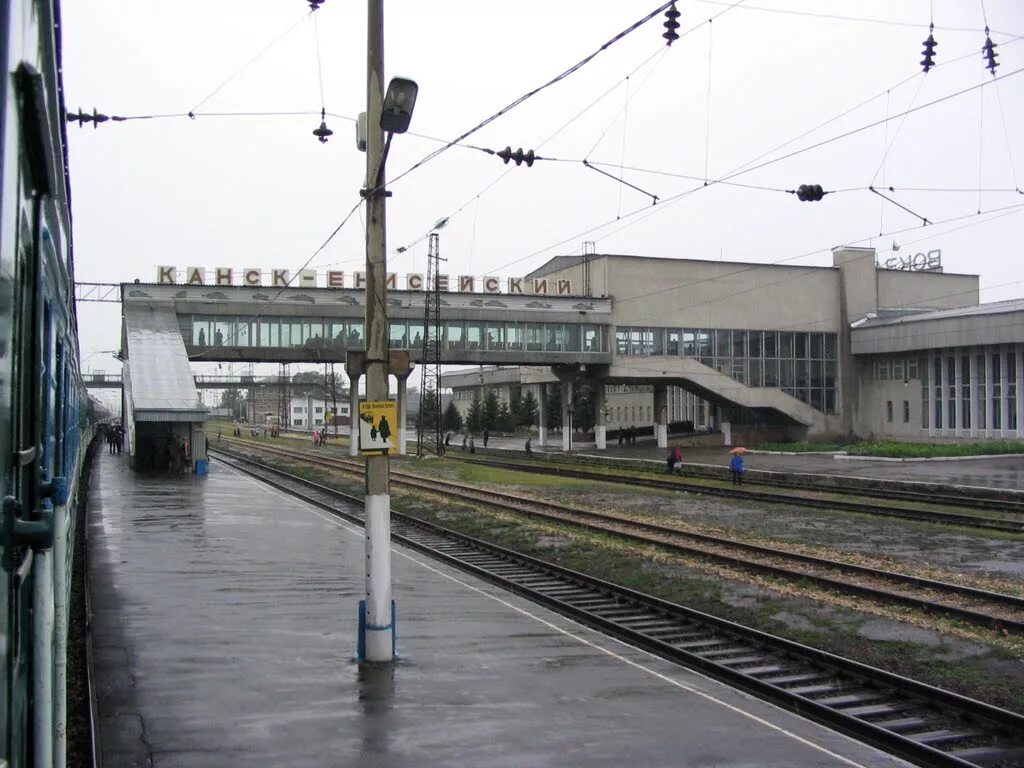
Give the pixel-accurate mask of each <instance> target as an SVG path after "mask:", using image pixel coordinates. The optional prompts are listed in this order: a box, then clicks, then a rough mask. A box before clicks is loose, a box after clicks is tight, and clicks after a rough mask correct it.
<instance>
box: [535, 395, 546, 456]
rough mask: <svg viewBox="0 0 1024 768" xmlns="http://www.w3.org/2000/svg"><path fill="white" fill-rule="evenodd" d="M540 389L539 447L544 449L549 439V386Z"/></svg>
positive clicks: (538, 415) (538, 416)
mask: <svg viewBox="0 0 1024 768" xmlns="http://www.w3.org/2000/svg"><path fill="white" fill-rule="evenodd" d="M538 387H539V388H540V409H539V412H538V414H537V423H538V430H539V434H538V435H537V447H538V448H543V447H544V444H545V443H546V441H547V439H548V414H547V404H548V385H547V384H539V385H538Z"/></svg>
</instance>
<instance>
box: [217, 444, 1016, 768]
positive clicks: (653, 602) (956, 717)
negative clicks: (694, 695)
mask: <svg viewBox="0 0 1024 768" xmlns="http://www.w3.org/2000/svg"><path fill="white" fill-rule="evenodd" d="M222 460H223V459H222ZM225 463H227V464H228V465H230V466H233V467H234V468H235V469H237V470H238V471H242V472H245V473H247V474H250V475H253V476H255V477H257V478H259V479H260V480H261V481H263V482H265V483H267V484H269V485H271V486H273V487H275V488H278V489H279V490H282V491H284V492H286V493H289V494H291V495H294V496H296V497H298V498H301V499H303V500H304V501H306V502H308V503H310V504H312V505H314V506H316V507H318V508H320V509H324V510H326V511H328V512H330V513H332V514H334V515H337V516H339V517H341V518H343V519H346V520H348V521H350V522H354V523H357V524H362V521H363V517H362V515H361V514H359V513H358V512H353V511H350V510H344V509H339V508H338V506H337V503H336V502H337V501H338V500H339V499H342V500H344V501H345V502H347V503H349V504H352V505H355V506H361V505H362V499H360V498H358V497H355V496H352V495H351V494H346V493H343V492H341V491H337V490H335V489H332V488H328V487H326V486H323V485H320V484H317V483H314V482H312V481H309V480H306V479H304V478H301V477H298V476H296V475H293V474H291V473H288V472H285V471H284V470H280V469H277V468H276V467H271V466H268V465H263V464H261V463H260V462H257V461H255V460H253V459H249V458H242V459H240V461H239V463H235V462H232V461H228V462H225ZM245 464H249V465H255V466H256V467H257V469H251V468H249V467H246V466H244V465H245ZM261 473H270V474H272V475H275V476H277V477H278V478H281V479H270V478H268V477H266V475H265V474H262V475H261ZM300 489H301V490H300ZM392 514H393V518H394V523H395V525H394V527H393V529H392V538H393V539H394V540H395V541H397V542H399V543H401V544H403V545H405V546H408V547H411V548H413V549H416V550H418V551H421V552H425V553H427V554H429V555H430V556H432V557H434V558H436V559H439V560H441V561H443V562H446V563H448V564H450V565H452V566H455V567H457V568H459V569H461V570H464V571H467V572H469V573H472V574H474V575H476V576H479V577H480V578H483V579H485V580H487V581H490V582H492V583H494V584H498V585H500V586H502V587H503V588H505V589H508V590H509V591H512V592H514V593H516V594H520V595H522V596H524V597H527V598H529V599H531V600H534V601H535V602H538V603H540V604H542V605H545V606H547V607H549V608H551V609H552V610H554V611H556V612H559V613H561V614H563V615H566V616H568V617H570V618H572V619H574V620H576V621H579V622H580V623H582V624H585V625H587V626H591V627H594V628H596V629H599V630H601V631H603V632H605V633H607V634H609V635H611V636H613V637H617V638H619V639H621V640H623V641H626V642H629V643H631V644H633V645H635V646H637V647H640V648H643V649H645V650H648V651H650V652H652V653H655V654H657V655H659V656H661V657H663V658H666V659H669V660H671V661H674V662H676V663H679V664H681V665H683V666H686V667H689V668H693V669H698V670H700V671H701V672H703V673H704V674H707V675H708V676H710V677H713V678H715V679H718V680H721V681H723V682H725V683H727V684H729V685H732V686H735V687H737V688H740V689H742V690H745V691H748V692H750V693H752V694H754V695H756V696H758V697H760V698H763V699H765V700H768V701H771V702H773V703H775V704H777V705H779V706H782V707H785V708H787V709H790V710H792V711H795V712H798V713H799V714H801V715H803V716H805V717H808V718H809V719H812V720H815V721H817V722H820V723H823V724H826V725H828V726H829V727H832V728H834V729H836V730H839V731H841V732H843V733H846V734H848V735H850V736H853V737H855V738H858V739H860V740H862V741H865V742H867V743H869V744H872V745H874V746H876V747H879V748H881V749H884V750H886V751H888V752H890V753H892V754H894V755H897V756H899V757H902V758H904V759H906V760H909V761H911V762H914V763H916V764H918V765H921V766H934V767H936V768H947V767H949V768H953V767H959V768H965V767H969V766H975V767H977V766H990V765H995V764H997V765H999V766H1005V767H1008V766H1021V765H1024V717H1022V716H1021V715H1018V714H1017V713H1014V712H1011V711H1008V710H1005V709H1001V708H999V707H994V706H992V705H990V704H986V703H984V702H980V701H977V700H974V699H970V698H968V697H965V696H960V695H959V694H956V693H953V692H951V691H946V690H944V689H941V688H936V687H934V686H930V685H927V684H925V683H921V682H918V681H915V680H911V679H909V678H905V677H902V676H900V675H896V674H893V673H891V672H887V671H885V670H882V669H878V668H875V667H871V666H868V665H865V664H861V663H860V662H856V661H853V660H851V659H845V658H843V657H840V656H836V655H834V654H830V653H828V652H826V651H821V650H819V649H816V648H811V647H809V646H805V645H801V644H799V643H795V642H793V641H790V640H785V639H784V638H780V637H776V636H773V635H770V634H768V633H765V632H761V631H759V630H755V629H751V628H749V627H744V626H742V625H740V624H736V623H734V622H730V621H727V620H725V619H720V618H717V617H714V616H711V615H709V614H704V613H701V612H699V611H695V610H692V609H688V608H685V607H683V606H680V605H676V604H674V603H670V602H667V601H665V600H661V599H659V598H655V597H652V596H649V595H644V594H642V593H640V592H636V591H634V590H630V589H626V588H624V587H620V586H617V585H615V584H611V583H609V582H605V581H602V580H600V579H596V578H594V577H591V576H587V575H585V574H582V573H578V572H575V571H572V570H569V569H566V568H562V567H560V566H557V565H554V564H552V563H547V562H545V561H543V560H539V559H537V558H533V557H529V556H527V555H522V554H520V553H516V552H513V551H511V550H508V549H505V548H503V547H498V546H495V545H492V544H488V543H487V542H483V541H481V540H479V539H474V538H472V537H470V536H466V535H464V534H460V533H457V532H455V531H451V530H449V529H446V528H443V527H441V526H437V525H434V524H432V523H427V522H425V521H422V520H418V519H417V518H414V517H411V516H408V515H404V514H402V513H398V512H393V513H392Z"/></svg>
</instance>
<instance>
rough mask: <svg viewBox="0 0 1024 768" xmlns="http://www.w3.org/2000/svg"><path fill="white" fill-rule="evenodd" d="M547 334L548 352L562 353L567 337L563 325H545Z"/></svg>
mask: <svg viewBox="0 0 1024 768" xmlns="http://www.w3.org/2000/svg"><path fill="white" fill-rule="evenodd" d="M545 325H546V326H547V327H546V329H545V330H546V332H547V346H546V347H545V349H546V350H547V351H548V352H560V351H561V350H562V344H563V341H564V337H565V330H564V329H563V328H562V324H561V323H545Z"/></svg>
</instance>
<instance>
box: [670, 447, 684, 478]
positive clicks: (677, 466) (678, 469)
mask: <svg viewBox="0 0 1024 768" xmlns="http://www.w3.org/2000/svg"><path fill="white" fill-rule="evenodd" d="M672 471H673V472H675V473H676V474H678V475H681V474H683V452H682V451H681V450H679V446H678V445H677V446H676V449H675V450H674V451H672Z"/></svg>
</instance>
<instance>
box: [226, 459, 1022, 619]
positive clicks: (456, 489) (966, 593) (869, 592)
mask: <svg viewBox="0 0 1024 768" xmlns="http://www.w3.org/2000/svg"><path fill="white" fill-rule="evenodd" d="M236 442H237V441H236ZM248 445H251V446H253V447H255V448H256V449H257V450H262V451H265V452H270V453H274V454H277V455H281V456H285V457H287V458H291V459H298V460H301V461H305V462H309V463H315V464H319V465H321V466H325V467H332V468H337V469H342V470H343V471H346V472H352V473H355V474H361V473H362V471H363V467H362V465H361V464H359V462H356V461H352V460H350V459H337V458H334V457H326V456H310V455H309V454H304V453H300V452H297V451H293V450H290V449H287V448H279V447H277V446H265V445H261V444H252V443H249V444H248ZM391 477H392V482H394V483H396V484H398V485H406V486H411V487H414V488H418V489H420V490H423V491H426V492H428V493H444V494H445V495H446V496H448V497H457V498H460V499H463V500H466V501H475V502H482V503H485V504H488V505H491V506H496V507H499V508H501V509H504V510H507V511H511V512H513V513H516V514H523V515H527V516H530V517H534V518H541V519H543V520H546V521H552V520H553V521H556V522H562V523H566V522H567V523H570V524H572V525H575V526H577V527H582V528H586V529H589V530H593V531H598V532H601V533H610V534H612V535H615V536H618V537H620V538H625V539H628V540H632V541H637V542H641V543H643V544H649V545H654V546H659V547H662V548H667V549H670V550H674V551H676V552H681V553H683V554H686V555H691V556H697V557H700V558H703V559H706V560H711V561H714V562H718V563H723V564H725V565H729V566H733V567H739V568H741V569H743V570H746V571H752V572H755V573H761V574H765V575H768V576H772V577H777V578H783V579H786V580H789V581H798V582H800V581H802V582H810V583H814V584H816V585H818V586H820V587H824V588H827V589H832V590H835V591H838V592H843V593H847V594H854V595H858V596H860V597H866V598H869V599H871V600H874V601H876V602H878V603H881V604H883V605H887V604H898V605H902V606H905V607H908V608H912V609H915V610H919V611H925V612H927V613H933V614H939V615H945V616H949V617H952V618H955V619H958V620H962V621H968V622H971V623H973V624H978V625H981V626H985V627H990V628H994V629H1000V630H1005V631H1010V632H1024V621H1022V620H1021V619H1020V618H1015V617H1007V616H998V615H993V613H991V612H986V611H984V610H978V609H974V608H968V607H963V606H959V605H950V604H947V603H942V602H937V601H935V600H930V599H926V598H924V597H921V596H919V595H915V594H905V593H900V592H893V591H891V590H887V589H880V588H878V587H875V586H869V585H864V584H854V583H850V582H849V581H842V580H839V579H836V578H832V577H830V576H824V575H821V574H820V573H809V572H807V571H806V570H799V569H798V570H794V569H793V568H790V567H785V566H780V565H773V564H771V563H765V562H763V561H762V562H756V561H752V560H750V559H748V558H743V557H739V556H736V555H729V554H725V553H722V552H715V551H709V550H707V549H704V548H701V547H695V546H691V545H687V544H684V543H682V542H681V541H680V540H686V539H690V540H693V541H698V542H701V543H705V544H709V545H712V546H718V547H732V548H733V549H740V550H743V551H746V552H750V553H753V554H755V555H757V556H759V557H762V558H771V559H775V560H780V559H781V560H789V561H791V562H793V563H797V564H800V565H805V566H810V567H813V568H819V569H825V570H829V571H833V572H837V571H838V572H840V573H846V574H852V575H854V576H859V577H866V578H870V579H875V580H880V581H884V582H887V583H889V584H891V585H897V586H903V587H904V588H906V589H927V590H930V591H932V592H939V593H942V594H946V595H954V596H956V597H959V598H963V599H967V600H971V601H981V602H984V603H986V604H987V605H988V606H989V608H990V609H991V608H993V607H994V608H996V609H997V610H999V609H1002V610H1004V611H1010V612H1016V613H1017V615H1018V616H1019V613H1020V611H1021V610H1024V598H1022V597H1018V596H1016V595H1008V594H1003V593H999V592H992V591H990V590H983V589H978V588H975V587H967V586H962V585H959V584H952V583H949V582H943V581H938V580H935V579H927V578H924V577H920V576H913V575H910V574H903V573H898V572H894V571H885V570H882V569H878V568H870V567H868V566H861V565H856V564H852V563H844V562H841V561H837V560H830V559H827V558H822V557H816V556H813V555H805V554H801V553H793V552H787V551H784V550H781V551H780V550H775V549H772V548H770V547H765V546H761V545H757V544H751V543H749V542H743V541H738V540H736V539H731V538H728V537H720V536H713V535H710V534H701V533H695V532H690V531H685V530H681V529H679V528H675V527H673V526H667V525H662V524H659V523H653V522H647V521H641V520H635V519H632V518H629V517H626V516H623V515H615V514H612V513H607V512H592V511H589V510H583V509H578V508H575V507H568V506H565V505H563V504H555V503H553V502H549V501H544V500H539V499H530V498H524V497H521V496H514V495H511V494H506V493H502V492H500V491H494V490H487V489H481V488H472V487H467V486H464V485H461V484H458V483H451V482H447V481H444V480H439V479H436V478H425V477H422V476H418V475H412V474H408V473H403V472H392V473H391ZM543 510H547V511H543ZM622 526H625V527H626V528H628V529H633V530H623V528H622ZM634 531H637V532H634Z"/></svg>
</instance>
